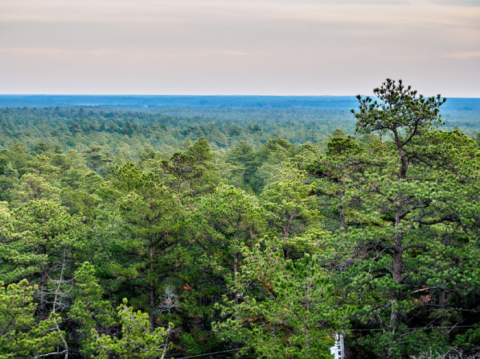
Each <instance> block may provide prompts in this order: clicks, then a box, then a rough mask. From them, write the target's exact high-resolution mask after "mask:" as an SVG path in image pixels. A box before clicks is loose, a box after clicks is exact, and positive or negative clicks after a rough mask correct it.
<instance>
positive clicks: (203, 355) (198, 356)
mask: <svg viewBox="0 0 480 359" xmlns="http://www.w3.org/2000/svg"><path fill="white" fill-rule="evenodd" d="M242 349H244V348H239V349H231V350H225V351H223V352H215V353H207V354H200V355H194V356H191V357H181V358H177V359H190V358H200V357H205V356H207V355H216V354H222V353H229V352H235V351H239V350H242ZM170 358H173V357H170ZM170 358H168V359H170Z"/></svg>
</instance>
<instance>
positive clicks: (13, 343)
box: [0, 279, 60, 359]
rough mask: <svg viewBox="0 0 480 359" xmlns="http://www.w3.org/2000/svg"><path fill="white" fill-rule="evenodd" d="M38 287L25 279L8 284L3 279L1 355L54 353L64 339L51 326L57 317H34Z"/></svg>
mask: <svg viewBox="0 0 480 359" xmlns="http://www.w3.org/2000/svg"><path fill="white" fill-rule="evenodd" d="M36 290H37V288H36V286H35V287H32V286H30V285H29V284H28V282H27V280H25V279H24V280H22V281H20V282H19V283H18V284H15V283H12V284H9V285H8V286H5V285H4V284H3V282H1V281H0V358H2V359H9V358H18V357H22V356H25V357H36V356H38V355H42V354H43V355H45V354H47V353H54V352H55V346H56V345H58V344H59V343H60V337H59V334H58V333H57V332H56V331H52V330H51V329H52V327H53V323H52V319H53V318H48V319H47V320H44V321H42V322H40V323H38V322H37V320H36V319H35V317H34V311H35V309H36V307H37V305H36V304H35V303H34V301H33V296H34V293H35V291H36Z"/></svg>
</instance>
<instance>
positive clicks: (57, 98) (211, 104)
mask: <svg viewBox="0 0 480 359" xmlns="http://www.w3.org/2000/svg"><path fill="white" fill-rule="evenodd" d="M55 106H121V107H143V108H156V107H157V108H186V107H195V108H199V107H200V108H201V107H206V108H207V107H208V108H237V109H241V108H316V109H352V108H357V106H358V101H357V99H356V98H355V97H354V96H141V95H136V96H134V95H0V107H55ZM442 109H443V110H449V111H480V99H479V98H451V99H448V100H447V103H446V104H445V105H444V106H442Z"/></svg>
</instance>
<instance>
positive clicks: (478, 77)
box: [0, 0, 480, 97]
mask: <svg viewBox="0 0 480 359" xmlns="http://www.w3.org/2000/svg"><path fill="white" fill-rule="evenodd" d="M387 77H388V78H392V79H403V81H404V82H405V83H407V84H410V85H412V86H413V87H414V88H415V89H417V90H418V91H419V92H420V93H422V94H424V95H426V96H429V95H436V94H438V93H441V94H442V95H443V96H447V97H480V0H417V1H415V0H334V1H333V0H0V93H1V94H158V95H168V94H175V95H182V94H185V95H186V94H188V95H356V94H363V95H369V94H371V93H372V89H373V88H375V87H377V86H379V85H380V84H381V83H382V81H384V80H385V79H386V78H387Z"/></svg>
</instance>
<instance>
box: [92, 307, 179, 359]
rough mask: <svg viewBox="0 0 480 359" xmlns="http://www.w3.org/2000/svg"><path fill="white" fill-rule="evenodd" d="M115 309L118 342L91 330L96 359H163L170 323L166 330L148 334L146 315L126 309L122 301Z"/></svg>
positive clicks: (162, 329) (159, 329)
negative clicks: (112, 358) (111, 358)
mask: <svg viewBox="0 0 480 359" xmlns="http://www.w3.org/2000/svg"><path fill="white" fill-rule="evenodd" d="M117 310H118V316H119V320H120V324H121V326H122V329H121V339H120V338H118V337H111V336H108V335H102V336H98V334H97V332H96V331H95V329H92V335H97V339H96V342H95V344H94V347H95V349H96V350H97V351H98V356H97V358H99V359H107V358H110V357H112V356H113V357H117V356H119V357H120V358H125V359H134V358H135V359H150V358H161V359H163V358H165V354H166V353H167V349H168V345H167V338H168V334H169V333H170V331H171V330H172V328H173V325H171V324H170V325H169V326H168V328H167V329H165V328H157V329H155V330H153V331H151V330H150V329H149V327H150V323H149V320H148V314H147V313H142V312H141V311H138V312H134V311H133V309H132V307H127V300H126V299H124V300H123V304H122V305H120V306H119V307H118V308H117Z"/></svg>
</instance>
